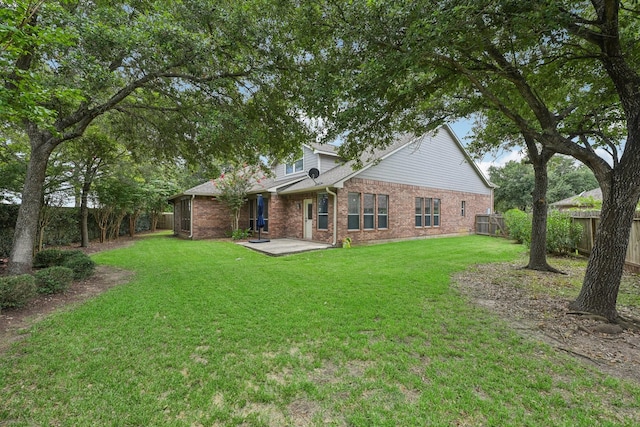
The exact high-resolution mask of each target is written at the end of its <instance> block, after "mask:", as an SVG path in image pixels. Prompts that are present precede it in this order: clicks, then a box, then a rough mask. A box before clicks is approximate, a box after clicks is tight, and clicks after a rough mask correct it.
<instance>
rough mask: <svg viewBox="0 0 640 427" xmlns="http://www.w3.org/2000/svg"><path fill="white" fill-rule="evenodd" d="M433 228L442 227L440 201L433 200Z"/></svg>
mask: <svg viewBox="0 0 640 427" xmlns="http://www.w3.org/2000/svg"><path fill="white" fill-rule="evenodd" d="M433 226H434V227H438V226H440V199H433Z"/></svg>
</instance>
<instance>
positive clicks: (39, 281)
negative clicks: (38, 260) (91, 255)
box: [34, 266, 73, 294]
mask: <svg viewBox="0 0 640 427" xmlns="http://www.w3.org/2000/svg"><path fill="white" fill-rule="evenodd" d="M34 277H35V279H36V286H37V289H38V293H40V294H57V293H61V292H64V291H66V290H67V289H69V286H71V282H73V270H72V269H70V268H68V267H62V266H54V267H49V268H45V269H43V270H40V271H37V272H36V273H35V274H34Z"/></svg>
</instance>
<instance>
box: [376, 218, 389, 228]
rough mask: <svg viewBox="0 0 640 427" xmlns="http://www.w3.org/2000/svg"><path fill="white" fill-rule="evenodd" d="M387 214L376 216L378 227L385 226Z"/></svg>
mask: <svg viewBox="0 0 640 427" xmlns="http://www.w3.org/2000/svg"><path fill="white" fill-rule="evenodd" d="M387 227H388V226H387V216H386V215H384V216H378V228H387Z"/></svg>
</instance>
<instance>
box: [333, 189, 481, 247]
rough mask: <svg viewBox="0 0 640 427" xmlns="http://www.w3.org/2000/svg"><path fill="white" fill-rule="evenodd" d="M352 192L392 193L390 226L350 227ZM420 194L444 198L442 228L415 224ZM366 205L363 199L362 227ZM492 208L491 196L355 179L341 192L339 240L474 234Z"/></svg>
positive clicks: (442, 201)
mask: <svg viewBox="0 0 640 427" xmlns="http://www.w3.org/2000/svg"><path fill="white" fill-rule="evenodd" d="M350 192H354V193H361V194H364V193H371V194H386V195H388V196H389V217H388V222H389V227H388V229H375V230H362V229H361V230H347V210H348V193H350ZM416 197H430V198H439V199H440V200H441V206H440V226H439V227H416V226H415V198H416ZM463 200H464V201H465V204H466V206H465V216H462V215H461V203H462V201H463ZM362 205H363V203H362V201H361V203H360V214H361V218H360V227H361V228H362V208H363V206H362ZM488 208H491V196H490V195H483V194H475V193H464V192H458V191H451V190H441V189H436V188H428V187H417V186H411V185H405V184H394V183H388V182H381V181H373V180H364V179H358V178H355V179H351V180H349V181H347V182H346V183H345V186H344V188H342V189H340V190H339V192H338V241H339V242H340V241H342V239H343V238H344V237H346V236H349V237H350V238H351V240H352V241H353V242H354V243H357V242H366V241H372V240H385V239H403V238H419V237H427V236H433V235H441V234H459V233H464V234H468V233H473V230H474V218H475V214H476V213H486V212H487V209H488ZM330 212H331V211H330ZM330 215H331V213H330ZM376 216H377V215H376ZM330 221H331V220H330ZM376 223H377V217H376ZM376 225H377V224H376Z"/></svg>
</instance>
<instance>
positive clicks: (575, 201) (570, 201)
mask: <svg viewBox="0 0 640 427" xmlns="http://www.w3.org/2000/svg"><path fill="white" fill-rule="evenodd" d="M585 198H593V199H594V200H602V190H600V187H598V188H594V189H593V190H589V191H583V192H582V193H580V194H576V195H575V196H571V197H567V198H566V199H563V200H560V201H557V202H554V203H551V206H552V207H554V208H558V209H569V208H575V207H580V206H581V205H584V201H581V199H585Z"/></svg>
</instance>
